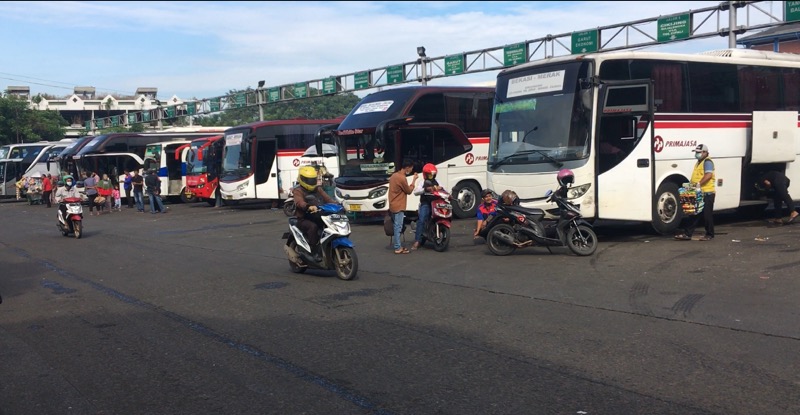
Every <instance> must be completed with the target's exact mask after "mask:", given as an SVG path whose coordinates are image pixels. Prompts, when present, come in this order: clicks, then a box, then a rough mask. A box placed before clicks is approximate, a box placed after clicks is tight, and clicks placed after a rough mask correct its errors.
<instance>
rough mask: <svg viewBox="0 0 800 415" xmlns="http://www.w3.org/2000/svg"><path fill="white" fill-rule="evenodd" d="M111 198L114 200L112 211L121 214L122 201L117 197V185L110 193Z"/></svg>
mask: <svg viewBox="0 0 800 415" xmlns="http://www.w3.org/2000/svg"><path fill="white" fill-rule="evenodd" d="M111 197H113V198H114V210H116V211H117V212H122V199H120V197H119V185H115V186H114V190H112V191H111Z"/></svg>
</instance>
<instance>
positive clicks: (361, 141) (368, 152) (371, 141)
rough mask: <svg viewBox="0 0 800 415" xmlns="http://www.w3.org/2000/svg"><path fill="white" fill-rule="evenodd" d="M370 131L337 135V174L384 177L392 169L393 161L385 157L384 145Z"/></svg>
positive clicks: (390, 172) (389, 173)
mask: <svg viewBox="0 0 800 415" xmlns="http://www.w3.org/2000/svg"><path fill="white" fill-rule="evenodd" d="M372 130H373V132H371V133H364V134H356V135H344V136H342V135H339V136H337V137H336V148H337V150H338V152H339V154H338V157H337V158H338V160H339V175H340V176H343V177H386V176H389V175H391V174H392V172H393V171H394V163H393V160H392V159H391V158H387V157H386V148H385V147H386V146H384V145H383V143H381V142H379V141H378V140H376V138H375V134H374V128H373V129H372ZM340 134H341V132H340Z"/></svg>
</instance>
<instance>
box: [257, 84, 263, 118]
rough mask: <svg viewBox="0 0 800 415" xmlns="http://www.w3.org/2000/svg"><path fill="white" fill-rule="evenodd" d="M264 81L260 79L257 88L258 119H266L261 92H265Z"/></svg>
mask: <svg viewBox="0 0 800 415" xmlns="http://www.w3.org/2000/svg"><path fill="white" fill-rule="evenodd" d="M264 83H265V82H264V81H258V88H256V102H257V103H258V120H259V121H264V105H263V104H264V100H263V99H262V97H261V94H263V93H264Z"/></svg>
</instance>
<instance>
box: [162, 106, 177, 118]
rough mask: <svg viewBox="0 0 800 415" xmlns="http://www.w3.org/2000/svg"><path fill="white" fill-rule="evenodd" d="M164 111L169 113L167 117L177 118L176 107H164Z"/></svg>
mask: <svg viewBox="0 0 800 415" xmlns="http://www.w3.org/2000/svg"><path fill="white" fill-rule="evenodd" d="M164 112H165V113H166V114H167V118H175V107H167V108H164Z"/></svg>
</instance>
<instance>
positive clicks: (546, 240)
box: [480, 186, 597, 256]
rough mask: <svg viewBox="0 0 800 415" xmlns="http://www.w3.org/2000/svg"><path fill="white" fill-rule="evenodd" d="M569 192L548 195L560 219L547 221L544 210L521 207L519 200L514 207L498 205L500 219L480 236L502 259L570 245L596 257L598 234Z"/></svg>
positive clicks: (581, 253) (559, 191) (574, 251)
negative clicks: (539, 248)
mask: <svg viewBox="0 0 800 415" xmlns="http://www.w3.org/2000/svg"><path fill="white" fill-rule="evenodd" d="M568 190H569V189H568V188H567V187H563V186H562V187H560V188H558V189H557V190H556V191H555V192H554V191H552V190H549V191H548V192H547V196H548V199H547V201H548V202H554V203H555V204H556V205H557V206H558V208H559V215H558V219H557V220H552V219H545V218H544V217H545V211H544V210H542V209H537V208H533V209H529V208H524V207H522V206H519V199H516V198H515V200H513V201H512V203H511V204H508V203H506V204H502V203H498V204H497V214H496V216H495V217H494V218H493V219H492V220H491V221H490V222H489V223H488V224H487V225H486V227H485V228H484V229H483V230H482V231H481V233H480V235H481V236H483V237H484V238H485V239H486V244H487V245H488V246H489V250H490V251H491V252H492V253H493V254H495V255H501V256H502V255H509V254H511V253H513V252H514V251H515V250H516V249H517V248H525V247H529V246H544V247H547V250H548V251H549V252H550V253H553V251H552V250H551V247H553V246H566V247H568V248H569V249H570V251H572V252H573V253H575V254H576V255H580V256H587V255H592V254H594V252H595V251H596V250H597V235H596V234H595V232H594V230H593V229H592V225H591V224H589V223H588V222H586V221H585V220H584V219H583V216H581V211H580V209H579V208H578V207H577V206H575V205H574V204H572V203H571V202H570V201H569V200H568V199H567V191H568ZM514 196H516V195H514Z"/></svg>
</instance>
